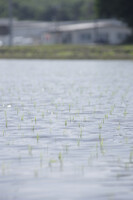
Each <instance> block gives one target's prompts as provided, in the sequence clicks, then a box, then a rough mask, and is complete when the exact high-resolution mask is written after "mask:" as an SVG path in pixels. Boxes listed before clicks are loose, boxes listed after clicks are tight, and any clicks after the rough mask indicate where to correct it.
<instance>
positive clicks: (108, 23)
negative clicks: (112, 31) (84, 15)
mask: <svg viewBox="0 0 133 200" xmlns="http://www.w3.org/2000/svg"><path fill="white" fill-rule="evenodd" d="M104 27H117V28H128V27H127V26H126V24H124V23H123V22H121V21H118V20H97V21H96V20H95V21H93V22H79V23H76V24H68V25H61V26H59V27H57V28H56V29H55V30H53V32H66V31H78V30H86V29H94V28H104Z"/></svg>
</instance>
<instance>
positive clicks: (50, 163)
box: [48, 159, 57, 167]
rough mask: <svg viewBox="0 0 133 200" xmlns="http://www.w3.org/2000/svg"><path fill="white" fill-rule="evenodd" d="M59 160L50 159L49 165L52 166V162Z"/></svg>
mask: <svg viewBox="0 0 133 200" xmlns="http://www.w3.org/2000/svg"><path fill="white" fill-rule="evenodd" d="M56 162H57V160H53V159H51V160H49V163H48V164H49V167H52V164H54V163H56Z"/></svg>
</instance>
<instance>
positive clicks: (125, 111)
mask: <svg viewBox="0 0 133 200" xmlns="http://www.w3.org/2000/svg"><path fill="white" fill-rule="evenodd" d="M123 114H124V116H125V117H126V115H127V110H126V109H125V110H124V113H123Z"/></svg>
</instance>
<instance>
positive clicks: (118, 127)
mask: <svg viewBox="0 0 133 200" xmlns="http://www.w3.org/2000/svg"><path fill="white" fill-rule="evenodd" d="M117 130H120V122H119V125H118V126H117Z"/></svg>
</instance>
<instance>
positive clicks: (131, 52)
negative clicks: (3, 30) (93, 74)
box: [0, 45, 133, 60]
mask: <svg viewBox="0 0 133 200" xmlns="http://www.w3.org/2000/svg"><path fill="white" fill-rule="evenodd" d="M0 59H46V60H68V59H69V60H133V45H49V46H48V45H41V46H13V47H5V46H3V47H0Z"/></svg>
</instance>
